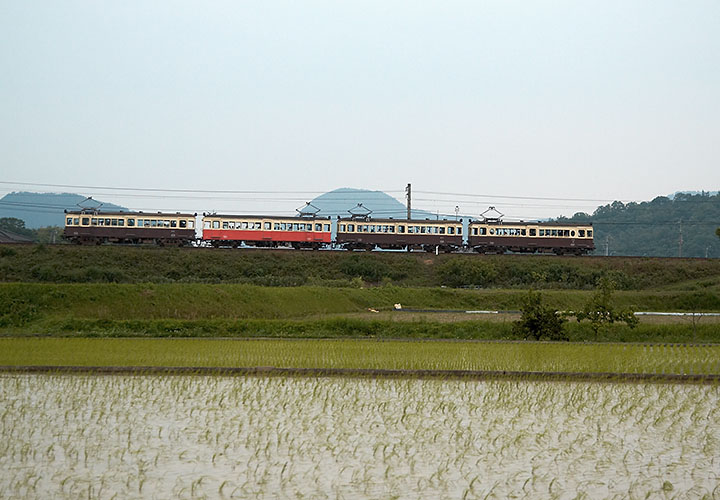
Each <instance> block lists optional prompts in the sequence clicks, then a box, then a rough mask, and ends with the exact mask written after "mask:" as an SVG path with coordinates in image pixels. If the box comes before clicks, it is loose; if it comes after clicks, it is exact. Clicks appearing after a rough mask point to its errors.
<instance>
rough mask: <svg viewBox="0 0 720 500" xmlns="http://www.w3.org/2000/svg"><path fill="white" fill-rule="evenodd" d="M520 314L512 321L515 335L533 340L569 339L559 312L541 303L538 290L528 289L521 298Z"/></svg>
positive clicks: (563, 319) (564, 320)
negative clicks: (517, 318) (518, 317)
mask: <svg viewBox="0 0 720 500" xmlns="http://www.w3.org/2000/svg"><path fill="white" fill-rule="evenodd" d="M521 310H522V316H521V318H520V319H519V320H518V321H514V322H513V327H512V331H513V333H514V334H515V335H519V336H522V337H523V338H525V339H527V338H531V339H533V340H541V339H545V340H569V339H568V336H567V334H566V333H565V330H564V325H565V322H566V321H567V320H566V319H565V318H563V317H562V316H561V315H560V313H558V312H557V311H556V310H555V309H553V308H551V307H549V306H546V305H544V304H543V303H542V295H541V294H540V292H535V291H533V290H528V294H527V295H526V296H525V298H524V299H523V304H522V309H521Z"/></svg>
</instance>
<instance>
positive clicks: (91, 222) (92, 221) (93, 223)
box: [90, 217, 98, 226]
mask: <svg viewBox="0 0 720 500" xmlns="http://www.w3.org/2000/svg"><path fill="white" fill-rule="evenodd" d="M90 224H92V225H93V226H97V225H98V220H97V219H96V218H94V217H93V219H92V220H91V221H90Z"/></svg>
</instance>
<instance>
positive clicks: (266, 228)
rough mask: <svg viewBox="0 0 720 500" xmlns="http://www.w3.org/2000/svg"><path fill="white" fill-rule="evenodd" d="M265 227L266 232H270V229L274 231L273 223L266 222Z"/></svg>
mask: <svg viewBox="0 0 720 500" xmlns="http://www.w3.org/2000/svg"><path fill="white" fill-rule="evenodd" d="M263 225H264V226H265V230H266V231H270V229H272V223H271V222H265V223H264V224H263Z"/></svg>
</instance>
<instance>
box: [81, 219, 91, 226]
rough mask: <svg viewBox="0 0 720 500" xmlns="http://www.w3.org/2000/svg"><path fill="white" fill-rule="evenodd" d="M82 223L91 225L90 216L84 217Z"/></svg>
mask: <svg viewBox="0 0 720 500" xmlns="http://www.w3.org/2000/svg"><path fill="white" fill-rule="evenodd" d="M82 225H83V226H89V225H90V217H83V219H82Z"/></svg>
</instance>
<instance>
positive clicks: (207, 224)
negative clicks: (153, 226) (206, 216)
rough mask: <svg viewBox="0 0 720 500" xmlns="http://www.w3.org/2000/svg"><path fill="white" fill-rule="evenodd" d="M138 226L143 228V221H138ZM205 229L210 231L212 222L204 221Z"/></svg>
mask: <svg viewBox="0 0 720 500" xmlns="http://www.w3.org/2000/svg"><path fill="white" fill-rule="evenodd" d="M138 226H142V221H141V220H139V219H138ZM203 229H210V221H209V220H204V221H203Z"/></svg>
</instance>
